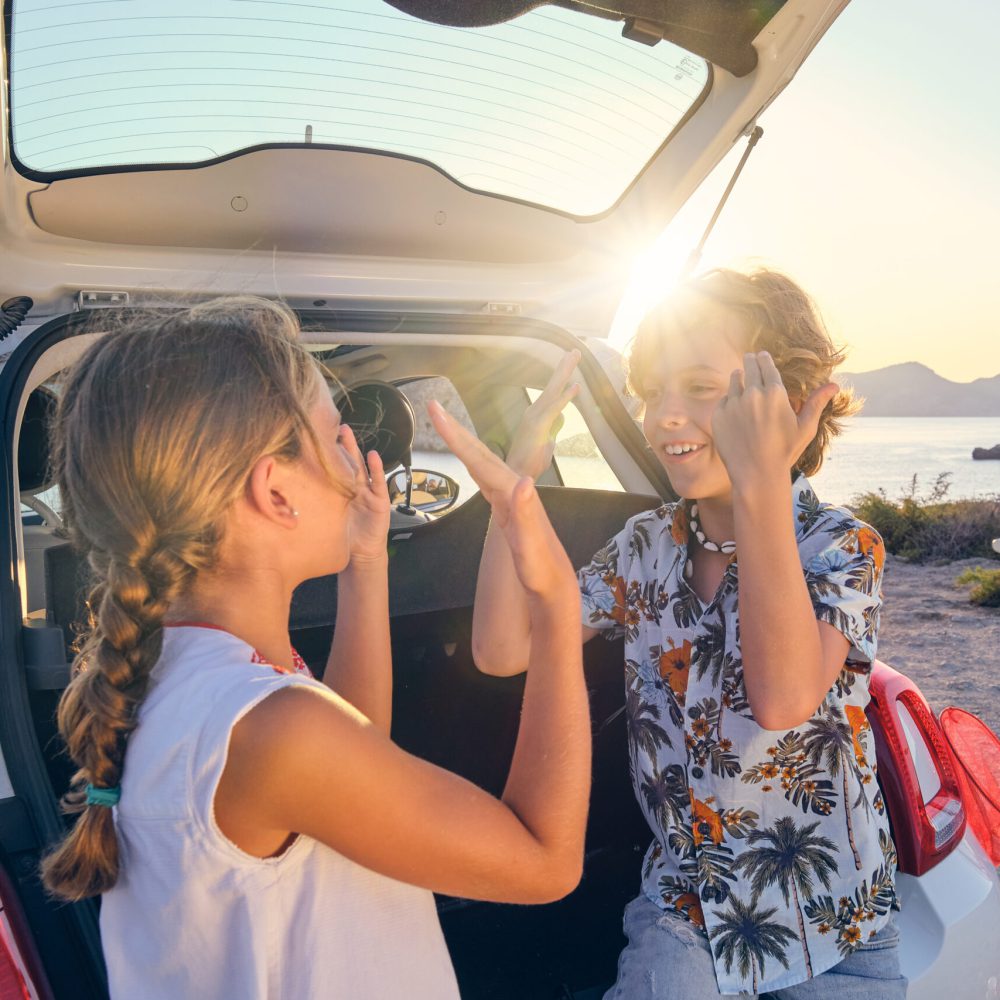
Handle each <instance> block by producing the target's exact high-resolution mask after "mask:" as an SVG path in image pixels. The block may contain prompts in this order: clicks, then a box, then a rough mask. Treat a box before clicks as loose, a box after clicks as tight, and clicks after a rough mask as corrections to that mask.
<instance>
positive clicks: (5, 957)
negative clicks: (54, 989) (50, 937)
mask: <svg viewBox="0 0 1000 1000" xmlns="http://www.w3.org/2000/svg"><path fill="white" fill-rule="evenodd" d="M15 955H17V944H16V943H15V941H14V935H13V934H12V932H11V929H10V927H9V926H8V924H7V921H6V920H5V919H4V917H3V914H2V913H0V1000H34V997H35V996H36V995H37V994H35V993H34V992H29V990H28V984H27V982H26V980H25V976H24V973H23V972H22V971H21V963H19V962H18V961H17V959H16V958H15Z"/></svg>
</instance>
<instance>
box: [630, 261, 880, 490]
mask: <svg viewBox="0 0 1000 1000" xmlns="http://www.w3.org/2000/svg"><path fill="white" fill-rule="evenodd" d="M689 293H694V294H696V295H698V296H702V297H704V298H705V299H707V300H708V301H710V302H712V303H714V304H715V305H717V306H720V307H721V308H723V309H725V310H726V311H727V312H729V313H731V314H734V315H735V316H737V317H738V318H739V319H740V321H741V322H742V325H743V327H744V329H745V331H746V333H747V335H748V339H747V341H746V342H745V344H743V345H741V349H742V350H746V351H768V352H769V353H770V355H771V357H772V358H773V359H774V363H775V366H776V367H777V369H778V371H779V372H780V373H781V379H782V381H783V382H784V385H785V388H786V389H787V390H788V396H789V398H790V399H791V400H793V401H796V400H799V401H804V400H805V399H806V398H807V397H808V396H809V394H810V393H811V392H812V391H813V390H814V389H817V388H819V387H820V386H821V385H825V384H826V383H827V382H829V381H830V378H831V376H832V375H833V371H834V369H835V368H836V367H837V366H838V365H840V364H841V363H842V362H843V360H844V357H845V354H846V352H845V351H844V349H843V348H837V347H835V346H834V344H833V341H832V340H831V339H830V335H829V333H828V332H827V329H826V327H825V325H824V324H823V321H822V319H821V318H820V315H819V312H818V310H817V309H816V306H815V304H814V303H813V301H812V299H811V298H810V297H809V296H808V295H807V294H806V292H805V291H803V289H802V288H801V287H799V285H798V284H796V283H795V282H794V281H793V280H792V279H791V278H789V277H788V276H787V275H785V274H782V273H781V272H779V271H774V270H771V269H769V268H759V269H756V270H753V271H750V272H748V273H745V274H744V273H743V272H741V271H734V270H730V269H728V268H717V269H715V270H712V271H707V272H705V273H704V274H702V275H699V276H697V277H695V278H691V279H689V280H688V281H686V282H684V284H683V285H681V286H680V287H679V288H678V290H677V292H676V293H675V294H674V296H671V298H670V299H668V300H666V301H665V302H664V303H662V304H661V305H660V306H658V307H657V308H656V309H654V311H653V312H652V313H651V314H650V315H649V316H648V317H647V318H646V319H645V320H644V321H643V322H642V324H641V325H640V327H639V330H638V332H637V333H636V336H635V339H634V340H633V341H632V344H631V346H630V349H629V352H628V358H627V373H628V380H627V385H628V389H629V391H630V392H631V393H633V394H634V395H638V396H641V395H642V389H641V377H642V373H643V372H645V371H647V370H648V369H649V367H650V365H651V364H652V363H653V362H654V359H655V358H656V357H657V355H658V354H660V353H661V352H662V349H663V347H662V343H661V336H660V333H661V329H662V327H661V324H660V323H659V322H657V318H658V317H660V316H662V314H663V313H664V311H665V310H669V309H670V307H671V302H672V300H673V299H674V298H675V296H676V295H678V294H689ZM860 409H861V401H860V400H858V399H856V398H855V396H854V393H853V392H852V390H851V389H850V388H849V387H847V388H843V389H841V390H840V392H838V393H837V395H836V396H834V398H833V399H832V400H831V401H830V402H829V403H828V404H827V405H826V407H825V409H824V410H823V413H822V415H821V416H820V420H819V426H818V428H817V430H816V434H815V436H814V437H813V439H812V441H810V442H809V445H808V447H807V448H806V449H805V450H804V451H803V452H802V454H801V455H800V456H799V458H798V460H797V461H796V462H795V466H794V468H795V469H797V470H798V471H799V472H802V473H803V474H804V475H806V476H811V475H813V474H814V473H816V472H818V471H819V469H820V467H821V466H822V464H823V458H824V456H825V455H826V452H827V449H828V448H829V446H830V441H831V440H832V439H833V438H834V437H836V436H837V435H838V434H840V433H841V431H842V430H843V418H844V417H848V416H851V415H852V414H854V413H857V412H858V410H860Z"/></svg>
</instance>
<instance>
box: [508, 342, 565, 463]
mask: <svg viewBox="0 0 1000 1000" xmlns="http://www.w3.org/2000/svg"><path fill="white" fill-rule="evenodd" d="M579 362H580V352H579V351H567V352H566V354H565V356H564V357H563V359H562V361H560V362H559V364H558V365H557V366H556V369H555V371H554V372H553V373H552V377H551V378H550V379H549V381H548V384H547V385H546V386H545V388H544V389H543V390H542V394H541V395H540V396H539V397H538V399H536V400H535V401H534V402H533V403H532V404H531V405H530V406H529V407H528V409H527V410H525V411H524V416H523V417H522V418H521V422H520V423H519V424H518V425H517V430H515V431H514V440H513V441H512V442H511V446H510V451H509V452H508V453H507V464H508V465H509V466H510V467H511V468H512V469H513V470H514V471H515V472H519V473H520V474H521V475H523V476H530V477H531V478H532V479H537V478H538V477H539V476H540V475H541V474H542V473H543V472H544V471H545V470H546V469H547V468H548V465H549V462H551V461H552V452H553V449H554V448H555V445H556V435H557V434H558V433H559V429H560V428H561V427H562V411H563V410H564V409H565V408H566V404H567V403H568V402H569V401H570V400H571V399H572V398H573V397H574V396H575V395H576V394H577V392H578V391H579V388H580V387H579V386H578V385H577V384H576V383H575V382H573V383H570V379H571V378H572V376H573V374H574V372H575V371H576V366H577V365H578V364H579Z"/></svg>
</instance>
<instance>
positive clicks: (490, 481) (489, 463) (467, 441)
mask: <svg viewBox="0 0 1000 1000" xmlns="http://www.w3.org/2000/svg"><path fill="white" fill-rule="evenodd" d="M427 412H428V414H429V415H430V418H431V423H433V424H434V429H435V430H436V431H437V432H438V434H440V435H441V437H442V438H443V439H444V442H445V444H447V445H448V447H449V448H450V449H451V451H452V452H453V453H454V454H455V455H456V456H457V457H458V458H459V459H460V460H461V462H462V464H463V465H464V466H465V467H466V469H468V470H469V474H470V475H471V476H472V478H473V479H475V481H476V482H477V483H478V484H479V487H480V489H482V490H483V491H484V493H489V492H491V491H493V490H502V491H505V492H510V490H511V489H512V488H513V486H514V483H515V482H517V478H518V477H517V476H516V475H515V473H514V472H513V471H512V470H511V469H509V468H508V467H507V465H505V464H504V463H503V462H502V461H501V460H500V459H499V458H497V457H496V455H494V454H493V452H491V451H490V450H489V448H487V447H486V445H484V444H483V443H482V441H480V440H479V438H477V437H474V436H473V435H472V434H470V433H469V432H468V431H467V430H466V429H465V428H464V427H462V426H461V425H460V424H459V423H458V422H457V421H456V420H454V419H453V418H452V417H451V416H449V415H448V413H447V412H445V409H444V407H443V406H442V405H441V404H440V403H439V402H438V401H437V400H436V399H435V400H432V401H431V402H430V403H428V404H427ZM487 499H490V498H489V496H487Z"/></svg>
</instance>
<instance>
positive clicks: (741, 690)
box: [473, 270, 905, 1000]
mask: <svg viewBox="0 0 1000 1000" xmlns="http://www.w3.org/2000/svg"><path fill="white" fill-rule="evenodd" d="M841 360H842V355H841V354H840V353H839V352H837V351H836V350H834V348H833V345H832V344H831V343H830V340H829V337H828V336H827V334H826V333H825V331H824V330H823V328H822V326H821V325H820V321H819V319H818V317H817V315H816V313H815V310H814V308H813V306H812V304H811V302H810V301H809V299H808V298H807V296H806V295H805V294H804V293H803V292H802V290H801V289H800V288H799V287H798V286H797V285H795V284H794V283H793V282H792V281H790V280H789V279H788V278H786V277H784V276H783V275H780V274H776V273H774V272H772V271H766V270H761V271H757V272H754V273H752V274H748V275H744V274H739V273H736V272H733V271H724V270H720V271H715V272H712V273H710V274H707V275H705V276H704V277H701V278H698V279H694V280H692V281H690V282H688V283H687V284H685V285H684V286H683V287H682V288H681V289H680V290H679V291H678V292H677V293H676V294H675V295H674V296H673V297H672V298H671V299H670V300H668V301H667V302H666V303H664V304H663V305H662V306H661V307H660V308H658V309H657V310H656V311H655V312H654V313H653V314H652V315H651V316H649V317H647V319H646V320H645V321H644V323H643V324H642V326H641V328H640V330H639V332H638V334H637V336H636V339H635V342H634V345H633V347H632V350H631V353H630V357H629V384H630V387H631V389H632V391H633V392H635V393H636V394H637V395H638V396H639V397H640V398H641V399H642V400H643V402H644V404H645V414H644V418H643V431H644V433H645V436H646V438H647V440H648V441H649V444H650V447H651V448H652V449H653V451H654V452H655V454H656V456H657V457H658V458H659V460H660V462H661V463H662V464H663V466H664V468H665V469H666V471H667V474H668V476H669V478H670V482H671V485H672V486H673V487H674V489H675V490H676V492H677V493H678V495H679V496H680V497H682V498H683V499H681V500H680V501H679V502H677V503H672V504H666V505H665V506H663V507H660V508H659V509H658V510H655V511H649V512H648V513H645V514H641V515H639V516H637V517H635V518H633V519H632V520H631V521H629V522H628V523H627V524H626V525H625V527H624V528H623V530H622V531H621V532H619V534H618V535H616V536H615V537H614V538H613V539H611V541H610V542H609V543H608V544H607V546H606V547H605V548H603V549H602V550H601V551H600V552H598V553H597V555H596V556H595V557H594V559H593V561H592V562H591V564H590V565H589V566H587V567H585V568H584V569H582V570H581V571H580V573H579V584H580V589H581V593H582V597H583V624H582V638H583V641H584V642H587V641H588V640H590V639H591V638H592V637H594V636H595V635H597V634H598V632H603V633H604V634H605V635H606V636H608V637H614V636H624V639H625V683H626V708H627V718H628V733H629V743H630V752H631V765H632V766H631V770H632V780H633V785H634V788H635V793H636V797H637V799H638V801H639V805H640V807H641V808H642V809H643V811H644V813H645V816H646V818H647V820H648V822H649V824H650V827H651V829H652V831H653V834H654V840H653V843H652V846H651V847H650V850H649V852H648V853H647V855H646V859H645V861H644V864H643V866H642V891H641V892H640V894H639V896H638V898H637V899H636V900H634V901H633V902H632V903H631V904H630V905H629V907H628V908H627V910H626V914H625V932H626V935H627V937H628V945H627V946H626V948H625V950H624V951H623V953H622V955H621V959H620V963H619V970H618V981H617V984H616V986H615V987H614V988H613V989H612V990H611V991H610V992H609V993H608V994H607V998H606V1000H610V998H619V997H620V998H630V1000H631V998H639V997H657V998H667V997H669V998H677V1000H700V998H702V997H714V996H718V995H720V994H733V993H740V994H750V995H757V994H758V993H759V992H767V993H768V995H769V996H774V997H780V998H782V1000H793V998H795V1000H799V998H804V997H821V996H822V997H826V996H834V995H835V994H836V995H839V996H847V997H851V998H855V997H871V998H876V997H877V998H879V1000H884V998H889V997H898V996H902V995H903V993H904V991H905V980H904V979H903V978H902V977H901V976H900V974H899V964H898V957H897V947H896V942H897V935H896V930H895V927H894V924H893V922H892V919H891V916H892V914H891V911H892V910H893V909H894V908H895V905H896V901H895V891H894V870H895V850H894V848H893V845H892V841H891V839H890V837H889V831H888V824H887V821H886V817H885V814H884V813H885V809H884V804H883V802H882V796H881V793H880V792H879V789H878V784H877V782H876V781H875V780H874V776H875V749H874V746H873V745H872V741H871V740H870V739H868V725H867V721H866V718H865V711H864V709H865V705H866V704H867V703H868V700H869V694H868V677H869V671H870V664H871V661H872V660H873V658H874V656H875V641H876V633H877V629H878V612H879V606H880V601H881V598H880V585H881V575H882V563H883V559H884V550H883V547H882V542H881V539H880V538H879V537H878V535H877V534H876V533H875V532H874V531H873V530H872V529H871V528H869V527H868V526H867V525H865V524H863V523H861V522H860V521H858V520H857V519H856V518H854V517H853V516H852V515H851V514H850V512H849V511H847V510H843V509H841V508H836V507H830V506H828V505H825V504H821V503H820V502H819V501H818V500H817V499H816V496H815V494H814V493H813V491H812V489H811V487H810V486H809V483H808V482H807V481H806V479H805V476H806V475H808V474H811V473H813V472H815V471H816V470H817V469H819V467H820V464H821V462H822V459H823V455H824V452H825V450H826V447H827V445H828V443H829V440H830V438H831V436H832V435H834V434H836V433H838V431H839V429H840V425H839V421H838V418H840V417H841V416H843V415H845V414H848V413H850V412H852V411H853V410H854V409H856V404H855V403H854V402H853V401H852V399H851V396H850V393H849V392H845V391H840V390H839V389H838V386H837V385H836V383H833V382H831V381H830V375H831V373H832V371H833V369H834V367H835V366H836V365H837V364H838V363H839V362H840V361H841ZM576 361H577V358H576V357H574V356H570V357H567V359H566V360H565V361H564V362H563V364H562V365H561V367H560V368H559V369H558V370H557V372H556V373H555V375H554V376H553V379H552V380H551V382H550V384H549V386H548V387H547V388H546V390H545V392H544V393H543V394H542V396H541V397H540V398H539V399H538V400H537V401H536V403H535V404H534V405H533V406H532V408H531V410H530V411H529V412H528V414H527V415H526V417H525V421H524V423H523V424H522V427H521V429H520V430H519V432H518V435H517V436H516V440H515V442H514V444H513V445H512V448H511V453H510V456H509V461H510V464H511V466H512V467H513V468H515V469H518V470H519V471H521V472H524V473H526V474H530V475H532V476H536V475H538V474H539V473H540V472H541V471H542V470H543V469H544V468H545V466H546V465H547V463H548V461H549V458H550V457H551V442H550V439H551V434H550V431H551V428H552V426H553V424H554V422H555V421H556V420H557V418H558V415H559V413H560V411H561V409H562V407H563V406H564V405H565V402H566V401H567V400H568V399H569V398H571V397H572V395H573V394H574V392H575V387H573V386H571V385H569V380H570V378H571V375H572V371H573V368H574V366H575V364H576ZM512 622H515V623H518V622H519V623H520V627H519V628H513V627H512V625H511V623H512ZM474 628H475V633H474V637H473V649H474V652H475V654H476V656H477V662H478V663H479V666H480V667H481V669H484V670H486V671H489V672H491V673H511V672H515V670H517V669H518V668H520V669H523V668H524V666H525V665H526V653H527V649H528V648H529V646H528V639H529V638H533V637H534V631H533V625H532V624H531V622H530V621H529V620H528V617H527V605H526V604H525V602H524V593H523V591H522V590H521V588H519V587H518V585H517V583H516V577H515V576H514V565H513V563H512V560H511V555H510V552H509V551H508V549H507V547H506V546H505V544H504V542H503V537H502V535H500V534H499V533H498V532H497V531H496V530H495V529H493V528H492V527H491V529H490V534H489V536H488V538H487V545H486V549H485V551H484V554H483V562H482V567H481V573H480V583H479V589H478V590H477V594H476V617H475V623H474Z"/></svg>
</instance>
